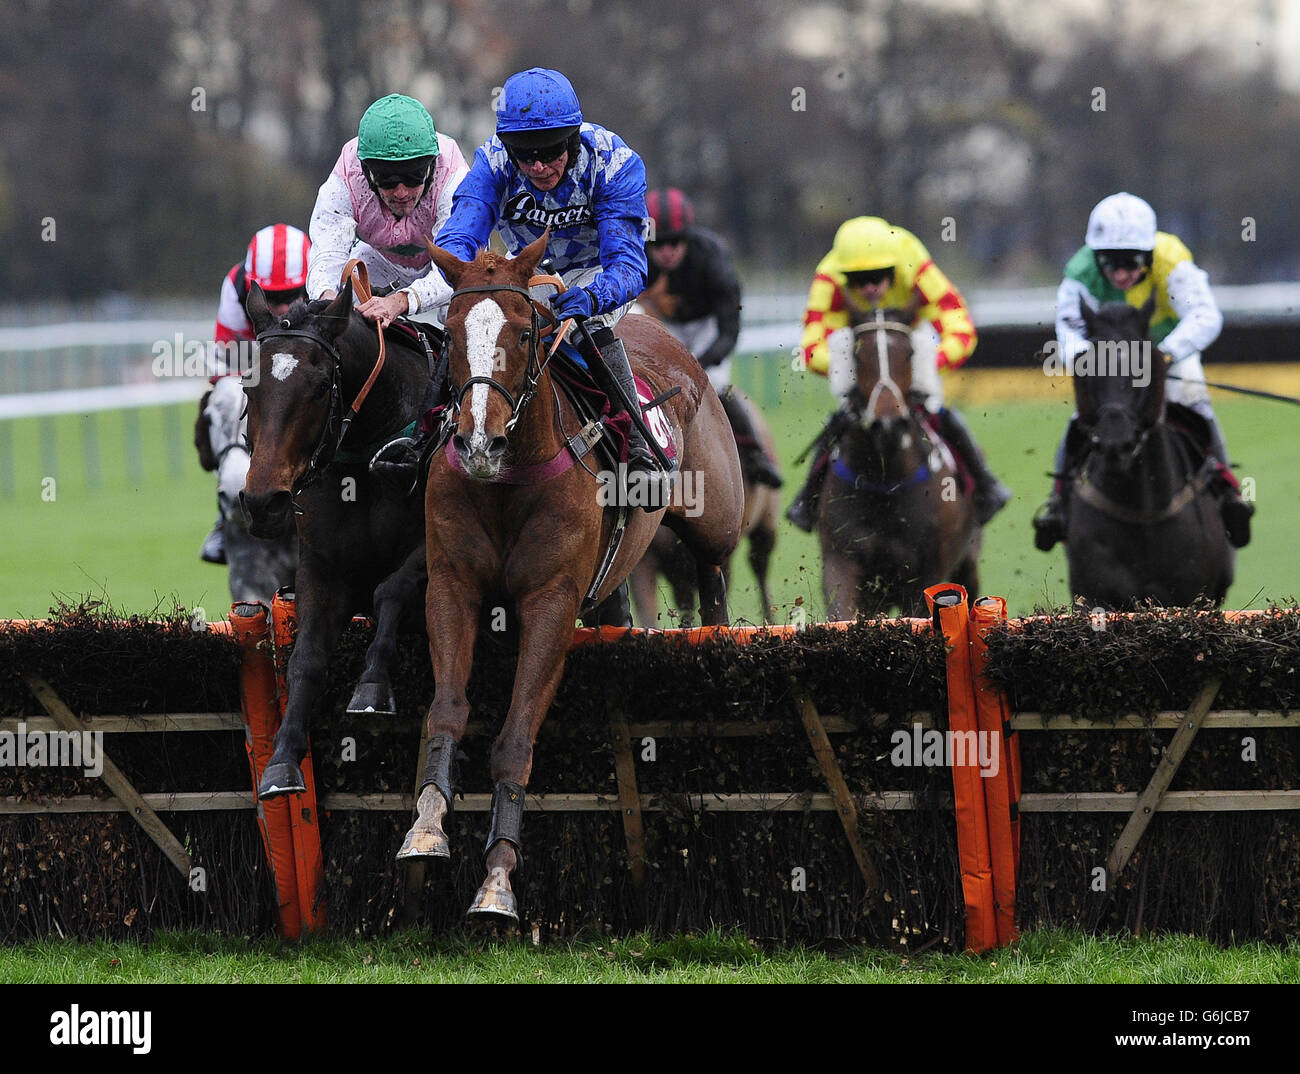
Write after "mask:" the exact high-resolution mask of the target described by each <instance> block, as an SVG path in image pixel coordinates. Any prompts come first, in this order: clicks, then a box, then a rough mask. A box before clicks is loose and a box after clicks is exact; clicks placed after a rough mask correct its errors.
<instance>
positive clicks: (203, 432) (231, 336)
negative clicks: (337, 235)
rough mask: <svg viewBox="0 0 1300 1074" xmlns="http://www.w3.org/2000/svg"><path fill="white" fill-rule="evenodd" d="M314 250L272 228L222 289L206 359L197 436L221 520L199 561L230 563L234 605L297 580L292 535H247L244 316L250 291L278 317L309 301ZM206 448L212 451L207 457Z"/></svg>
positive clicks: (296, 233)
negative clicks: (242, 503)
mask: <svg viewBox="0 0 1300 1074" xmlns="http://www.w3.org/2000/svg"><path fill="white" fill-rule="evenodd" d="M310 246H311V243H310V242H309V241H308V239H307V236H306V235H305V234H303V232H302V231H300V230H299V229H298V228H296V227H293V226H291V225H289V224H271V225H269V226H268V227H264V228H262V230H261V231H259V232H258V233H257V234H256V235H254V236H253V239H252V241H251V242H250V243H249V244H248V252H247V254H246V255H245V257H244V260H243V261H242V262H241V263H240V264H238V265H235V266H233V267H232V268H231V270H230V271H229V272H228V273H227V274H226V278H225V279H224V280H223V281H222V284H221V298H220V301H219V303H218V306H217V324H216V330H215V331H214V333H213V345H212V347H211V348H210V350H209V352H208V373H209V380H210V381H211V384H212V390H211V391H209V392H208V393H207V395H205V396H204V397H203V402H202V404H201V406H200V419H199V424H198V427H197V428H196V431H195V436H196V441H195V443H196V446H197V447H199V455H200V459H201V460H202V461H203V464H204V466H205V468H208V469H215V470H216V471H217V506H218V514H217V521H216V523H215V524H214V525H213V527H212V532H211V533H209V534H208V536H207V539H206V540H205V541H204V542H203V550H202V552H201V553H200V556H201V558H202V559H203V560H204V561H205V562H208V563H228V564H229V567H230V571H229V574H230V597H231V599H232V600H233V601H236V602H239V601H250V602H252V601H262V602H263V603H267V604H269V603H270V600H271V597H272V596H274V595H275V591H276V590H277V589H279V588H280V586H282V585H288V584H289V583H290V582H292V581H293V573H294V569H295V565H296V563H297V551H296V548H297V545H296V539H295V537H294V535H292V534H290V535H289V536H288V537H285V538H281V539H278V540H262V539H261V538H258V537H254V536H252V535H251V534H250V533H248V530H247V526H246V525H245V522H244V515H243V511H242V510H241V509H240V507H239V494H240V492H241V491H243V488H244V481H245V479H246V478H247V477H248V461H249V457H248V445H247V439H246V436H245V432H246V422H245V418H244V410H245V407H244V388H243V384H242V381H241V374H242V373H246V372H248V371H249V370H250V369H252V368H254V365H255V361H254V359H255V356H254V355H253V354H252V353H251V352H250V351H246V350H244V348H249V347H251V346H252V345H253V342H254V339H255V336H256V333H255V332H254V331H253V326H252V324H251V323H250V322H249V320H248V316H247V314H246V313H245V311H244V303H245V302H246V301H247V299H248V290H249V287H250V285H252V284H254V283H256V284H257V285H258V286H259V287H261V288H262V290H263V291H264V292H265V294H266V300H267V305H268V306H269V308H270V309H271V312H272V313H274V314H275V315H276V316H284V314H285V313H287V312H288V310H289V307H290V306H291V305H292V304H293V303H294V302H295V301H298V300H299V299H302V298H304V297H305V290H304V284H305V281H306V279H307V258H308V250H309V248H310ZM205 449H206V450H205Z"/></svg>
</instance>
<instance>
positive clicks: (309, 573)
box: [243, 279, 430, 798]
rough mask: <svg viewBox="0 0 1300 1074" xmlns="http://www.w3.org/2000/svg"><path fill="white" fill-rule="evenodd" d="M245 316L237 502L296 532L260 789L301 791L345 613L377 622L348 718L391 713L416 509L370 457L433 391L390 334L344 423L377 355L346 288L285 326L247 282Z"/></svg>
mask: <svg viewBox="0 0 1300 1074" xmlns="http://www.w3.org/2000/svg"><path fill="white" fill-rule="evenodd" d="M248 314H249V318H250V320H251V321H252V323H253V327H254V328H256V329H257V332H258V339H259V340H260V342H261V348H260V351H261V353H260V357H259V359H258V363H259V364H258V381H257V384H256V386H253V387H249V388H248V389H247V392H248V439H249V446H250V448H251V450H252V457H251V461H250V465H249V470H248V479H247V483H246V485H245V488H244V494H243V504H244V508H245V511H246V513H247V514H248V517H249V520H250V523H249V529H250V531H251V532H252V533H254V534H256V535H258V536H267V537H271V536H275V535H277V534H280V533H283V532H285V531H286V530H287V529H288V528H289V527H290V526H291V525H293V523H294V518H295V513H296V514H297V526H298V551H299V558H298V575H297V579H296V586H297V590H296V592H297V618H298V635H297V639H296V641H295V643H294V647H293V653H292V655H291V656H290V658H289V666H288V672H287V684H288V695H289V696H288V704H287V708H286V711H285V716H284V720H283V722H282V723H281V725H280V730H279V732H278V733H277V735H276V737H275V752H274V753H273V755H272V757H271V760H270V762H269V763H268V764H267V766H266V770H265V771H264V772H263V774H262V781H261V785H260V787H259V789H258V794H259V796H260V797H262V798H272V797H275V796H276V795H281V794H294V793H298V792H300V791H302V789H303V776H302V770H301V768H300V767H299V762H300V761H301V760H302V758H303V755H304V754H305V753H306V750H307V725H308V721H309V718H310V715H311V714H312V713H313V712H314V711H315V709H316V706H317V704H318V702H319V699H320V693H321V688H322V686H323V683H324V672H325V664H326V661H327V660H328V658H329V654H330V653H331V652H332V651H333V649H334V647H335V646H336V645H337V644H338V639H339V636H340V635H341V634H342V631H343V628H344V627H345V626H346V625H347V623H348V621H349V620H350V618H351V617H352V616H353V615H355V614H368V613H370V612H371V610H372V609H373V612H374V614H375V618H376V621H377V622H376V631H375V638H374V641H373V642H372V643H371V645H370V648H369V650H368V651H367V654H366V667H365V671H364V672H363V674H362V681H361V684H360V685H359V686H358V687H357V691H356V693H355V694H354V696H353V698H352V701H351V702H350V703H349V705H348V711H349V712H359V713H365V712H391V711H392V708H393V702H392V690H391V685H390V681H389V673H388V667H389V663H390V661H391V659H392V656H393V653H394V651H395V646H396V639H397V629H398V625H399V622H400V621H401V619H402V612H403V610H404V609H412V610H413V609H417V608H418V607H419V597H420V595H421V593H422V592H423V587H424V541H423V538H424V518H423V505H422V504H421V502H420V497H419V496H416V495H410V496H401V495H400V494H395V493H393V492H391V491H390V490H388V489H387V488H385V487H384V485H383V484H381V482H380V481H379V480H378V479H377V478H375V477H374V476H372V475H371V473H370V471H369V462H370V458H371V456H372V455H373V454H374V453H375V452H376V451H377V450H378V449H379V447H380V446H381V445H382V444H384V443H385V442H387V441H389V440H391V439H393V438H394V437H396V436H399V435H402V433H403V430H406V429H412V428H413V427H414V426H413V424H412V423H414V422H415V421H417V420H418V418H419V416H420V413H421V410H422V406H423V403H424V399H425V395H426V392H427V389H428V384H429V375H430V370H429V359H428V356H427V354H426V353H425V352H424V350H423V348H422V347H421V346H420V345H419V344H418V343H415V342H414V341H411V342H405V341H403V339H402V337H401V336H399V335H398V333H396V332H393V331H391V330H390V331H389V332H387V333H386V344H387V346H386V350H387V353H386V356H385V360H384V363H383V366H382V369H381V370H380V371H379V373H378V375H377V376H375V377H374V380H373V385H372V386H371V388H370V390H369V393H368V394H366V395H365V396H364V403H363V404H362V405H360V407H359V410H358V411H357V413H356V414H355V416H354V419H353V420H350V421H349V420H348V419H347V415H346V414H345V408H346V407H347V405H348V403H352V404H353V405H354V406H356V405H357V403H356V400H357V397H358V396H359V395H360V394H361V392H362V388H363V386H364V385H365V384H366V383H367V379H368V378H369V377H370V376H371V374H372V371H373V370H375V368H376V364H377V357H378V353H379V346H378V337H377V335H376V333H375V329H374V326H373V325H372V324H370V323H369V322H367V321H366V320H365V319H364V318H363V317H362V316H361V315H360V314H359V313H357V312H356V311H355V310H354V309H353V308H352V281H351V280H350V279H349V280H348V282H347V283H346V284H345V285H344V286H343V287H342V289H341V290H340V291H339V293H338V295H337V297H336V298H335V299H334V300H333V301H331V302H328V303H326V302H324V301H316V302H312V303H310V304H304V303H301V302H299V303H296V304H295V305H294V306H293V307H292V308H291V309H290V311H289V313H288V315H287V316H286V317H284V318H283V319H282V320H279V321H276V319H275V318H274V317H273V316H272V315H271V313H270V311H269V310H268V309H267V306H266V300H265V298H264V297H263V296H262V292H261V290H260V289H259V288H258V287H257V286H256V285H254V286H253V287H252V288H251V290H250V294H249V298H248Z"/></svg>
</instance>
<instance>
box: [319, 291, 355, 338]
mask: <svg viewBox="0 0 1300 1074" xmlns="http://www.w3.org/2000/svg"><path fill="white" fill-rule="evenodd" d="M317 316H319V317H320V319H321V320H322V321H324V322H325V324H324V328H325V334H326V335H327V336H329V338H330V339H338V338H339V336H341V335H342V334H343V333H344V331H345V330H346V329H347V327H348V322H349V321H351V320H352V278H351V277H348V280H347V282H346V283H344V284H343V290H342V291H340V292H339V293H338V294H337V295H335V296H334V298H333V300H332V301H331V302H330V304H329V305H328V306H326V307H325V308H324V309H323V310H321V311H320V313H319V314H318V315H317Z"/></svg>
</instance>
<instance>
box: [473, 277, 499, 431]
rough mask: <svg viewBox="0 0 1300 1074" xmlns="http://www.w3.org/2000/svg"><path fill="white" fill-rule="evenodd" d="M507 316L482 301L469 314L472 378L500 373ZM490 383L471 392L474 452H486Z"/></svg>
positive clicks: (477, 386)
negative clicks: (500, 341)
mask: <svg viewBox="0 0 1300 1074" xmlns="http://www.w3.org/2000/svg"><path fill="white" fill-rule="evenodd" d="M505 323H506V315H505V313H503V312H502V310H501V307H500V306H498V305H497V304H496V303H495V302H494V301H493V300H492V299H490V298H484V299H480V300H479V301H478V302H477V303H476V304H475V306H474V308H473V309H472V310H470V311H469V313H468V314H466V315H465V353H466V357H468V359H469V375H470V376H471V377H490V376H492V374H493V373H495V372H498V370H496V368H495V365H496V356H497V337H499V336H500V335H501V329H502V328H503V327H505ZM489 390H490V389H489V388H488V386H487V385H486V384H475V385H474V387H473V389H472V391H471V393H470V404H469V412H470V414H471V416H472V417H473V418H474V432H473V433H472V434H471V436H470V440H469V449H470V451H486V450H487V444H488V436H487V401H488V391H489Z"/></svg>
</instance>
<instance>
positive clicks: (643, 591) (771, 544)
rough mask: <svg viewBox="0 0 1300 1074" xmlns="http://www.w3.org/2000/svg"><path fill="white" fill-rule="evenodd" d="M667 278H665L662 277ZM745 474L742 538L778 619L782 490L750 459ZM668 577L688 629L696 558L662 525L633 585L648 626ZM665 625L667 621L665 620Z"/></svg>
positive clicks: (759, 417)
mask: <svg viewBox="0 0 1300 1074" xmlns="http://www.w3.org/2000/svg"><path fill="white" fill-rule="evenodd" d="M662 278H664V277H661V279H662ZM731 391H732V394H733V396H735V398H736V399H737V400H738V401H739V403H740V405H741V406H743V407H745V408H746V409H747V410H748V411H749V420H750V421H751V422H752V423H753V426H754V429H755V431H757V433H758V436H759V439H760V441H761V442H762V445H763V449H764V450H765V451H767V452H768V453H769V454H770V455H771V456H772V457H773V458H775V457H776V444H775V442H774V441H773V439H772V431H771V430H770V429H769V428H768V426H767V422H766V421H765V420H764V419H763V413H762V411H760V410H759V409H758V405H757V404H756V403H755V402H754V400H752V399H751V398H750V397H749V396H748V395H746V394H745V393H744V392H742V391H741V390H740V389H739V388H737V387H735V386H733V387H732V389H731ZM740 469H741V474H742V475H743V477H744V480H745V515H744V519H743V520H742V522H741V524H740V536H741V537H742V538H748V539H749V545H748V559H749V566H750V568H751V569H752V570H753V572H754V577H755V578H756V579H758V599H759V607H760V612H759V614H760V616H761V621H762V622H764V623H767V622H770V621H771V619H772V599H771V596H770V595H769V593H768V589H767V570H768V565H769V564H770V563H771V560H772V549H773V548H775V547H776V526H777V522H778V520H779V519H780V515H781V498H780V492H779V491H778V490H777V489H774V488H772V486H771V485H763V484H760V483H759V482H757V481H755V480H753V478H752V477H751V476H750V475H749V473H748V472H747V468H746V466H745V462H744V460H743V459H742V460H741V464H740ZM723 571H724V572H726V575H727V584H728V586H730V584H731V562H730V560H728V561H727V562H726V563H724V564H723ZM661 574H662V575H663V576H664V578H665V579H666V580H667V581H668V585H669V588H670V589H671V590H672V594H673V606H674V611H675V612H676V613H677V614H678V616H679V617H680V618H679V619H678V621H677V622H676V623H673V624H669V625H673V626H683V627H688V626H691V625H693V623H694V608H695V562H694V560H693V559H692V558H691V554H690V551H689V550H688V549H687V548H686V546H685V545H684V544H682V542H681V539H680V538H679V537H678V536H677V534H675V533H674V532H673V531H672V529H671V528H670V527H668V526H661V527H660V529H659V532H658V533H656V534H655V539H654V540H653V541H652V542H651V543H650V547H649V548H648V549H647V550H646V554H645V557H644V558H643V559H642V560H641V562H640V563H638V564H637V565H636V569H635V570H633V572H632V576H631V578H630V579H629V583H630V585H631V588H632V599H633V601H634V603H635V605H636V614H637V619H638V620H639V621H640V623H641V625H642V626H647V627H652V626H655V625H657V624H656V619H657V618H658V614H659V613H658V603H659V602H658V594H657V593H656V588H657V587H656V580H657V578H658V577H659V575H661ZM660 625H661V624H660Z"/></svg>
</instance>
